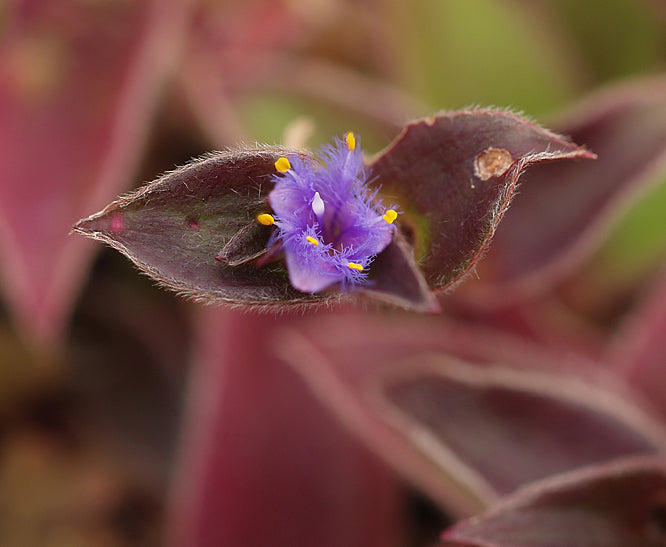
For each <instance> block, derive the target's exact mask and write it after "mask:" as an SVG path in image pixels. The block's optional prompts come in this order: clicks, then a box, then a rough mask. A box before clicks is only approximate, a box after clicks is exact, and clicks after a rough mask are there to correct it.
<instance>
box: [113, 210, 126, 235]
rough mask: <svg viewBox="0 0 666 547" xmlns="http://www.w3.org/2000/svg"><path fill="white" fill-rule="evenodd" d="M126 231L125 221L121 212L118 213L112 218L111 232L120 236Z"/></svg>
mask: <svg viewBox="0 0 666 547" xmlns="http://www.w3.org/2000/svg"><path fill="white" fill-rule="evenodd" d="M124 229H125V219H123V214H122V213H121V212H120V211H116V212H115V213H114V214H113V216H112V217H111V231H112V232H113V233H114V234H119V233H121V232H122V231H123V230H124Z"/></svg>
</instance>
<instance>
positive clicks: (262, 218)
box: [257, 213, 275, 226]
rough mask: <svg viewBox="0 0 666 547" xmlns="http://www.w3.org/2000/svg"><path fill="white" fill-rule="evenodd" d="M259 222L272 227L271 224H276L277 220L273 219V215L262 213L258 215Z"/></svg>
mask: <svg viewBox="0 0 666 547" xmlns="http://www.w3.org/2000/svg"><path fill="white" fill-rule="evenodd" d="M257 222H258V223H259V224H263V225H264V226H270V225H271V224H275V219H274V218H273V215H269V214H268V213H262V214H260V215H257Z"/></svg>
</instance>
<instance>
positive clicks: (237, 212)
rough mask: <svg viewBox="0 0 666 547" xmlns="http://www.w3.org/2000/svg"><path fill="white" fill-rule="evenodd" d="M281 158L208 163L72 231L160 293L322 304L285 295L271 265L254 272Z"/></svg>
mask: <svg viewBox="0 0 666 547" xmlns="http://www.w3.org/2000/svg"><path fill="white" fill-rule="evenodd" d="M285 153H286V151H285V150H281V149H274V150H246V151H241V152H236V153H232V152H227V153H220V154H216V155H211V156H209V157H207V158H205V159H202V160H199V161H195V162H193V163H191V164H189V165H187V166H185V167H183V168H181V169H178V170H177V171H174V172H172V173H168V174H166V175H165V176H163V177H162V178H160V179H158V180H156V181H155V182H153V183H151V184H150V185H148V186H146V187H144V188H142V189H140V190H139V191H138V192H136V193H134V194H131V195H130V196H128V197H125V198H121V199H119V200H118V201H116V202H114V203H112V204H111V205H109V206H108V207H107V208H106V209H104V210H103V211H101V212H100V213H98V214H96V215H93V216H92V217H90V218H88V219H85V220H82V221H80V222H79V223H78V224H77V225H76V227H75V230H76V231H78V232H81V233H83V234H85V235H89V236H91V237H93V238H95V239H100V240H101V241H104V242H106V243H108V244H109V245H111V246H112V247H114V248H116V249H118V250H119V251H120V252H122V253H124V254H125V255H126V256H128V257H129V258H130V259H131V260H132V261H133V262H134V263H135V264H136V265H137V266H138V267H139V268H140V269H142V270H143V271H146V272H147V273H149V274H150V275H151V276H153V277H154V278H155V279H157V280H158V281H160V282H161V283H163V284H164V285H166V286H168V287H170V288H172V289H175V290H177V291H179V292H181V293H183V294H186V295H188V296H193V297H195V298H198V299H202V300H207V301H210V300H220V301H225V302H231V303H244V304H257V305H262V304H263V305H271V304H275V303H284V302H290V303H306V302H310V303H312V302H316V301H323V300H325V299H326V297H325V296H317V295H310V294H304V293H300V292H298V291H296V290H295V289H293V288H291V286H290V285H289V281H288V279H287V276H286V272H285V270H284V268H282V267H281V266H280V265H278V264H277V263H271V264H266V265H264V266H262V267H258V265H257V264H256V263H254V262H253V259H254V258H256V257H257V256H259V255H260V254H262V253H261V246H262V245H264V246H265V244H266V242H267V240H268V237H269V235H270V233H271V230H272V229H273V228H272V227H269V226H261V225H259V226H255V225H256V224H257V222H256V220H255V217H256V215H257V214H258V213H262V212H266V211H267V210H268V204H267V202H266V195H267V193H268V191H269V190H270V188H271V187H272V183H271V181H270V177H271V174H272V173H273V172H274V171H275V168H274V163H275V160H277V159H278V158H279V157H280V156H282V155H284V154H285Z"/></svg>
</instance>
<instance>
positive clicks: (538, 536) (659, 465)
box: [443, 458, 666, 547]
mask: <svg viewBox="0 0 666 547" xmlns="http://www.w3.org/2000/svg"><path fill="white" fill-rule="evenodd" d="M443 539H444V545H449V546H451V547H489V546H493V547H573V546H575V547H639V546H644V547H658V546H660V545H664V544H665V543H666V461H664V459H663V458H659V459H657V458H654V459H648V458H632V459H626V460H623V461H618V462H614V463H610V464H606V465H603V466H596V467H590V468H588V469H585V470H581V471H575V472H572V473H567V474H563V475H560V476H556V477H552V478H549V479H546V480H544V481H541V482H539V483H536V484H533V485H530V486H529V487H526V488H524V489H522V490H520V491H518V492H516V493H515V494H514V495H512V496H510V497H508V498H506V499H504V500H502V501H501V502H500V503H499V504H498V505H497V506H496V507H494V508H493V509H492V510H491V511H489V512H488V513H486V514H483V515H480V516H477V517H474V518H472V519H469V520H467V521H464V522H461V523H460V524H457V525H456V526H454V527H453V528H452V529H450V530H448V531H447V532H445V533H444V535H443Z"/></svg>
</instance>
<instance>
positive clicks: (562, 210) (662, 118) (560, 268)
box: [469, 77, 666, 305]
mask: <svg viewBox="0 0 666 547" xmlns="http://www.w3.org/2000/svg"><path fill="white" fill-rule="evenodd" d="M557 127H558V130H559V131H562V132H564V133H566V134H567V135H570V136H571V138H573V139H574V140H575V142H578V143H581V144H583V145H585V146H588V147H589V148H590V149H591V150H593V151H594V152H595V153H596V154H597V155H598V160H597V161H596V162H582V163H579V162H565V163H557V164H552V165H547V166H544V167H543V168H540V169H535V170H533V171H531V172H529V173H528V174H527V175H526V177H525V181H524V184H523V185H522V187H521V191H520V195H519V196H518V197H517V198H516V200H515V202H514V203H513V204H512V207H511V213H510V214H509V215H508V216H507V218H506V220H505V222H503V223H502V224H501V226H500V227H499V229H498V230H497V234H496V235H495V239H494V243H493V246H492V248H491V249H490V252H489V253H488V255H487V256H486V258H485V260H484V261H483V263H482V264H481V265H480V266H479V270H478V272H479V280H480V281H479V282H478V283H476V282H475V283H472V284H470V287H469V288H470V289H477V290H478V291H479V292H478V293H477V299H478V300H479V301H480V302H481V301H482V302H484V303H485V305H489V304H490V303H492V302H497V303H501V304H503V303H506V302H511V301H513V300H515V298H516V297H518V296H520V295H529V294H534V293H535V292H538V291H543V290H545V289H547V288H549V287H551V286H553V284H555V283H557V282H558V281H559V280H561V279H562V277H563V276H565V275H566V274H567V273H569V272H571V271H572V270H573V269H574V268H575V267H576V266H577V265H579V264H580V263H581V261H582V260H584V259H585V258H586V257H588V256H589V255H590V253H591V252H593V251H594V250H596V249H597V248H598V246H599V244H600V243H601V242H602V241H603V238H604V237H606V235H607V234H608V232H609V230H610V228H611V227H612V226H613V223H614V222H615V221H616V219H617V218H619V216H620V214H621V213H622V212H623V211H624V210H625V209H626V207H627V206H628V205H629V204H630V203H631V202H632V201H633V200H635V199H636V196H637V195H639V193H640V192H641V191H644V189H645V187H646V185H648V184H651V183H655V182H658V181H660V180H661V178H660V176H661V175H663V173H664V172H665V171H666V78H663V77H660V78H654V79H651V80H645V81H640V82H633V83H631V84H624V85H622V86H617V87H615V88H608V89H606V90H603V91H601V92H598V93H596V94H593V95H592V96H590V97H588V98H587V99H586V100H585V101H584V102H583V103H582V104H580V105H578V106H577V107H575V108H574V109H573V110H572V111H571V112H570V113H569V114H568V115H567V116H566V117H565V118H564V119H563V120H561V121H560V123H559V124H558V125H557Z"/></svg>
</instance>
